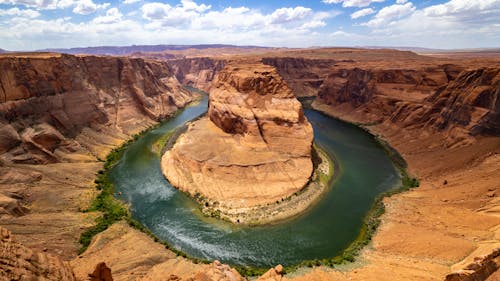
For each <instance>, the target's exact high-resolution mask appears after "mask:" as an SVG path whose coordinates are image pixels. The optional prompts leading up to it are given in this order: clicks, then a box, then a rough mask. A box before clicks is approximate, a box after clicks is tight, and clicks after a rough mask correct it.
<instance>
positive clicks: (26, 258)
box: [0, 227, 76, 281]
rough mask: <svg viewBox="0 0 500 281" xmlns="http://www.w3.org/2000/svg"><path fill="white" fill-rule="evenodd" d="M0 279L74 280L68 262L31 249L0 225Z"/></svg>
mask: <svg viewBox="0 0 500 281" xmlns="http://www.w3.org/2000/svg"><path fill="white" fill-rule="evenodd" d="M0 280H43V281H45V280H46V281H49V280H53V281H75V280H76V278H75V276H74V274H73V270H72V269H71V267H70V266H69V263H67V262H63V261H62V260H61V259H60V258H58V257H55V256H52V255H49V254H46V253H41V252H37V251H33V250H31V249H28V248H26V247H25V246H24V245H22V244H20V243H18V242H17V241H15V240H14V239H13V237H12V234H11V233H10V231H8V230H7V229H5V228H2V227H0Z"/></svg>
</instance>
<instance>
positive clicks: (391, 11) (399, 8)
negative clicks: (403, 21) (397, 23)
mask: <svg viewBox="0 0 500 281" xmlns="http://www.w3.org/2000/svg"><path fill="white" fill-rule="evenodd" d="M415 10H416V8H415V6H413V4H412V3H411V2H408V3H406V4H394V5H391V6H387V7H384V8H382V9H381V10H380V11H379V12H378V13H377V14H376V15H375V17H373V19H371V20H370V21H368V22H366V23H363V25H366V26H369V27H379V26H382V25H385V24H388V23H390V22H391V21H393V20H397V19H400V18H403V17H405V16H408V15H410V14H411V13H413V12H414V11H415Z"/></svg>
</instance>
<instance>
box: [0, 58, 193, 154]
mask: <svg viewBox="0 0 500 281" xmlns="http://www.w3.org/2000/svg"><path fill="white" fill-rule="evenodd" d="M0 70H1V75H0V101H1V103H0V132H1V137H0V153H2V155H1V156H0V157H1V159H3V160H4V161H7V162H13V163H30V164H43V163H54V162H75V161H76V162H78V161H93V159H95V157H100V158H104V157H105V155H106V153H103V152H105V151H102V149H103V147H106V146H108V147H109V146H114V145H116V144H117V142H118V141H119V140H118V139H124V138H126V137H127V136H128V135H131V134H134V133H137V132H138V131H140V130H141V129H143V128H146V127H147V126H150V125H151V124H153V123H155V122H157V121H159V120H161V119H164V118H165V117H167V116H168V115H170V114H172V113H173V112H174V111H176V110H177V109H178V108H180V107H182V106H184V105H185V104H186V103H187V102H189V101H190V100H191V94H190V93H188V92H187V91H185V90H183V89H182V88H181V85H180V84H179V82H178V81H177V79H176V78H175V77H174V75H173V73H172V71H171V70H170V68H169V67H168V65H167V64H166V63H161V62H153V61H145V60H143V59H131V58H116V57H93V56H83V57H78V56H71V55H57V54H42V55H37V56H31V57H30V56H28V57H25V56H14V55H13V56H4V57H0Z"/></svg>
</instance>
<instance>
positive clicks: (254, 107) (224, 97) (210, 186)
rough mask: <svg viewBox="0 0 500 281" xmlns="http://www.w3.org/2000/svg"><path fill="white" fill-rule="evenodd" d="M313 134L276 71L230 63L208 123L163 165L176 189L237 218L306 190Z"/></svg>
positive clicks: (190, 132)
mask: <svg viewBox="0 0 500 281" xmlns="http://www.w3.org/2000/svg"><path fill="white" fill-rule="evenodd" d="M312 141H313V130H312V127H311V124H310V123H309V122H308V120H307V118H306V117H305V116H304V112H303V110H302V105H301V104H300V102H299V101H298V100H297V99H296V98H295V97H294V95H293V94H292V91H291V90H290V88H289V87H288V86H287V84H286V83H285V82H284V81H283V80H282V78H281V77H280V76H279V74H278V73H277V71H276V69H275V68H274V67H271V66H267V65H263V64H260V63H249V62H247V63H244V64H243V63H238V64H237V65H236V64H231V63H229V64H228V65H226V67H225V68H224V69H223V70H222V71H221V72H220V73H219V75H218V77H217V78H216V79H215V81H214V82H213V84H212V90H211V91H210V99H209V109H208V116H207V117H203V118H201V119H199V120H198V121H195V122H193V123H191V124H190V125H189V127H188V129H187V132H186V133H184V134H183V135H181V136H180V137H179V138H178V139H177V141H176V144H175V145H174V147H173V149H171V150H170V151H167V152H166V153H165V154H164V155H163V157H162V163H161V165H162V171H163V173H164V175H165V177H166V178H167V179H168V180H169V181H170V183H171V184H172V185H174V186H175V187H177V188H179V189H180V190H182V191H185V192H187V193H189V194H190V195H191V196H195V197H203V198H207V199H208V200H207V204H212V205H213V204H215V205H216V207H217V208H216V209H217V210H219V211H222V212H227V213H231V212H232V211H234V210H237V209H240V210H241V209H244V208H251V207H255V206H264V205H266V204H273V203H275V202H277V201H278V202H281V201H282V200H283V198H286V197H288V196H290V195H293V194H294V193H296V192H298V191H300V190H301V189H303V188H304V186H306V184H307V183H308V181H309V179H310V177H311V174H312V171H313V163H312V160H311V149H312Z"/></svg>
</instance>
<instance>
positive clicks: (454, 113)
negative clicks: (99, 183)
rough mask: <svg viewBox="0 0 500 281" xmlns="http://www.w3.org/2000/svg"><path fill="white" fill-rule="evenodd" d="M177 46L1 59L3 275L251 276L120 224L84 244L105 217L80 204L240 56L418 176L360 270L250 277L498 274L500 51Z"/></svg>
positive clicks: (274, 271)
mask: <svg viewBox="0 0 500 281" xmlns="http://www.w3.org/2000/svg"><path fill="white" fill-rule="evenodd" d="M179 52H180V51H179ZM179 52H178V53H179ZM186 52H187V53H185V54H183V57H181V58H179V54H177V53H176V54H174V56H173V57H172V56H169V55H167V54H163V55H162V56H161V57H159V56H158V53H157V52H155V53H153V54H136V55H135V57H133V58H132V57H109V56H89V55H78V56H74V55H60V54H53V53H43V54H32V53H28V54H22V53H21V54H2V55H1V56H0V69H1V72H0V84H1V86H2V87H0V99H1V103H0V117H1V119H0V120H1V121H0V131H1V132H2V133H1V134H0V153H1V155H0V160H1V162H0V171H1V172H0V227H1V244H0V259H1V260H2V263H0V269H1V270H2V274H3V275H0V278H4V279H5V280H10V279H14V280H16V279H21V277H23V278H28V277H29V278H32V279H35V280H36V279H38V280H89V279H90V280H105V279H103V278H104V277H102V278H101V277H96V276H98V275H99V276H101V275H103V276H104V275H106V274H104V273H102V274H101V273H100V272H101V271H102V272H104V271H106V270H105V268H104V267H102V266H100V267H98V268H97V269H98V270H96V266H97V265H98V264H99V263H101V262H104V263H105V264H106V267H107V268H109V269H110V270H111V274H112V278H113V280H190V278H191V279H194V280H244V279H245V277H242V276H241V275H240V273H238V272H237V271H236V270H235V269H233V268H231V267H230V266H228V265H224V264H221V263H220V262H218V261H213V262H212V263H210V264H202V263H200V264H195V263H194V262H193V261H191V260H189V259H187V258H184V257H182V256H179V255H177V254H176V253H175V252H174V251H171V250H169V249H167V248H166V247H165V246H164V245H162V244H160V243H158V242H156V241H155V240H154V239H153V238H151V237H150V236H148V235H147V233H144V232H141V231H139V230H137V229H135V228H133V227H131V226H130V225H129V224H127V223H126V222H125V221H118V222H116V223H114V224H112V225H111V226H110V227H109V228H107V229H106V230H104V231H102V232H100V233H98V234H97V235H95V236H94V237H93V238H92V241H91V243H90V245H89V246H88V248H87V249H86V250H85V251H84V252H83V253H79V252H78V250H79V248H80V247H81V245H80V243H79V239H80V235H81V234H82V233H83V232H84V231H85V230H87V229H89V228H91V227H92V226H93V225H94V224H95V222H96V218H99V217H100V216H101V214H100V213H99V212H84V211H85V210H88V209H89V205H90V204H91V202H92V201H93V200H94V198H96V197H97V196H98V194H99V192H100V191H99V190H96V189H95V184H94V180H95V179H96V175H97V174H98V171H99V170H101V169H102V168H103V163H104V162H103V160H104V159H106V156H107V155H108V154H109V153H110V152H111V151H112V150H113V149H114V148H116V147H118V146H119V145H121V144H122V143H124V142H126V141H127V140H129V139H131V138H133V136H134V135H135V134H137V133H139V132H141V131H143V130H144V129H146V128H148V127H151V126H153V125H155V124H157V123H158V122H159V121H161V120H164V119H165V118H168V117H169V116H171V115H172V114H174V112H175V111H176V110H178V109H180V108H183V107H184V106H186V105H187V104H188V103H189V102H190V101H192V100H194V99H196V95H195V94H193V93H191V92H189V91H186V90H185V89H184V88H183V87H182V84H183V85H187V86H192V87H197V88H200V89H203V90H205V91H209V90H210V89H211V87H212V86H213V85H215V87H217V83H214V84H212V82H213V81H217V79H218V75H219V73H220V72H221V70H222V69H224V67H225V66H226V65H229V64H231V65H233V66H234V65H237V64H238V63H243V62H248V61H249V60H250V61H252V62H259V63H262V64H265V65H267V66H268V67H270V68H273V69H275V70H276V73H278V74H279V75H280V76H281V77H282V79H283V80H284V82H286V84H287V85H288V87H290V89H291V93H293V94H294V95H295V96H296V97H302V96H309V97H316V99H315V101H314V102H313V105H312V106H313V107H314V108H315V109H316V110H319V111H321V112H324V113H325V114H328V115H331V116H334V117H336V118H340V119H342V120H345V121H348V122H352V123H355V124H357V125H359V126H362V127H363V128H365V129H366V130H368V131H369V132H371V133H372V134H374V135H375V136H377V137H378V138H379V139H381V140H383V141H385V142H387V143H388V144H390V146H391V147H393V148H395V149H396V150H397V151H398V152H399V153H400V154H401V155H402V156H403V158H404V159H405V160H406V162H407V165H408V171H409V173H411V174H412V175H413V176H415V177H417V178H418V179H419V181H420V186H419V187H417V188H414V189H412V190H409V191H406V192H403V193H399V194H396V195H393V196H391V197H387V198H385V199H384V205H385V214H383V215H382V217H381V225H380V226H379V228H378V230H377V232H376V234H375V236H374V237H373V239H372V241H371V243H370V244H369V245H368V246H367V247H365V248H364V249H363V251H362V252H361V254H360V255H359V256H358V257H357V258H356V261H355V262H354V263H348V264H343V265H340V266H337V267H335V268H330V267H326V266H317V267H314V268H301V269H298V270H297V271H294V272H290V273H287V274H285V275H284V274H283V272H282V267H280V266H278V265H277V266H276V267H275V268H271V269H270V270H269V271H268V272H267V273H266V274H264V275H262V276H260V277H258V279H259V280H445V279H446V280H487V279H488V278H489V280H496V278H498V276H499V273H495V272H496V271H497V269H498V268H499V267H500V256H499V255H500V251H499V250H498V248H499V247H500V233H499V229H500V216H499V212H498V211H499V201H498V198H499V197H498V196H499V192H500V191H499V188H500V172H499V171H500V154H499V153H500V137H499V136H500V99H499V98H498V96H499V94H500V58H499V57H497V56H494V55H491V54H488V56H482V55H481V54H476V55H475V56H473V57H470V56H467V57H463V56H460V57H453V56H423V55H418V54H416V53H413V52H410V51H395V50H385V49H376V50H371V49H352V48H319V49H287V50H273V49H265V50H262V49H258V50H256V51H255V52H253V53H245V50H231V51H227V50H225V51H224V52H223V55H222V56H221V55H218V54H219V53H218V52H217V51H216V50H210V51H204V52H205V53H203V55H199V54H196V52H194V51H193V50H189V51H186ZM141 57H142V58H141ZM153 58H154V59H153ZM227 125H228V126H232V127H231V128H232V129H235V128H234V124H231V123H228V124H227ZM388 273H390V274H388ZM90 275H92V276H94V277H89V276H90ZM91 278H94V279H91ZM99 278H101V279H99ZM108 280H109V279H108Z"/></svg>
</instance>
